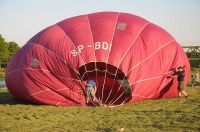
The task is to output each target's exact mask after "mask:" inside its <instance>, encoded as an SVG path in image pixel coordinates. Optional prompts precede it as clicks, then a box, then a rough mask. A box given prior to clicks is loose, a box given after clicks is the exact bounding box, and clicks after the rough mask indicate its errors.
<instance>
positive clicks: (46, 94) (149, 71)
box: [6, 12, 190, 106]
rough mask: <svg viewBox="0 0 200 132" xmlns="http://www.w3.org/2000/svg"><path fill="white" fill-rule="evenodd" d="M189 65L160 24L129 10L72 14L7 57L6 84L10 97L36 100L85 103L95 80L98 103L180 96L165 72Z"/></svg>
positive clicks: (108, 103)
mask: <svg viewBox="0 0 200 132" xmlns="http://www.w3.org/2000/svg"><path fill="white" fill-rule="evenodd" d="M180 65H181V66H185V69H186V75H185V84H186V83H187V81H188V79H189V74H190V65H189V61H188V59H187V57H186V54H185V52H184V51H183V49H182V47H181V46H180V45H179V44H178V43H177V42H176V40H175V39H174V38H173V37H172V36H171V35H170V34H169V33H167V32H166V31H165V30H164V29H162V28H160V27H159V26H156V25H155V24H153V23H150V22H149V21H147V20H145V19H143V18H141V17H138V16H135V15H132V14H128V13H119V12H100V13H92V14H87V15H81V16H76V17H72V18H68V19H66V20H63V21H61V22H59V23H56V24H55V25H52V26H50V27H48V28H46V29H44V30H42V31H41V32H39V33H38V34H36V35H35V36H34V37H32V38H31V39H30V40H29V41H28V42H27V43H26V44H25V45H24V46H23V47H22V48H21V49H20V50H19V51H18V52H17V53H16V54H15V55H14V56H13V58H12V59H11V60H10V62H9V64H8V67H7V69H6V85H7V87H8V90H9V92H10V94H11V95H12V97H13V98H15V99H19V100H26V101H31V102H34V103H38V104H49V105H61V106H84V105H87V104H86V94H85V86H86V84H87V82H88V80H93V81H94V82H95V83H96V86H97V92H96V97H97V99H98V100H99V102H100V104H105V105H110V106H112V105H121V104H124V103H132V102H137V101H141V100H147V99H158V98H171V97H176V96H177V95H178V91H177V84H178V83H177V80H176V79H169V78H167V76H169V75H172V74H173V73H174V69H176V68H177V67H178V66H180Z"/></svg>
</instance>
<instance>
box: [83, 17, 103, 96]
mask: <svg viewBox="0 0 200 132" xmlns="http://www.w3.org/2000/svg"><path fill="white" fill-rule="evenodd" d="M86 16H87V20H88V25H89V28H90V33H91V38H92V43H93V45H94V37H93V32H92V29H91V24H90V20H89V16H88V15H86ZM94 56H95V69H97V64H96V61H97V57H96V52H95V48H94ZM95 78H96V85H97V86H98V81H97V71H96V77H95ZM98 94H99V92H98ZM99 97H100V96H99Z"/></svg>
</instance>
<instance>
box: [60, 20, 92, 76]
mask: <svg viewBox="0 0 200 132" xmlns="http://www.w3.org/2000/svg"><path fill="white" fill-rule="evenodd" d="M56 26H58V27H59V28H60V29H61V30H62V31H63V33H64V34H65V36H66V37H67V38H69V40H70V41H71V42H72V44H73V45H74V47H75V48H76V49H77V50H78V48H77V47H76V45H75V44H74V42H73V41H72V40H71V38H70V37H69V36H68V35H67V34H66V33H65V31H64V30H63V29H62V28H61V27H60V26H59V25H58V24H56ZM79 56H80V58H81V59H82V61H83V63H84V68H85V70H86V71H87V68H86V66H85V61H84V59H83V57H82V56H81V54H79ZM78 74H79V75H80V73H79V72H78ZM87 77H88V78H89V76H88V74H87Z"/></svg>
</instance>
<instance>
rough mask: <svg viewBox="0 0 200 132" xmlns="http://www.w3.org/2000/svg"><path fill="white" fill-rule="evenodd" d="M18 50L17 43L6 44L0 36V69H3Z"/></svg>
mask: <svg viewBox="0 0 200 132" xmlns="http://www.w3.org/2000/svg"><path fill="white" fill-rule="evenodd" d="M19 49H20V47H19V46H18V44H17V43H15V42H9V43H7V42H6V41H5V40H4V38H3V37H2V35H1V34H0V68H1V67H3V68H5V67H6V66H7V63H8V61H9V60H10V58H11V57H12V56H13V55H14V53H15V52H17V51H18V50H19Z"/></svg>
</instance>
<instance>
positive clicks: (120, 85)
mask: <svg viewBox="0 0 200 132" xmlns="http://www.w3.org/2000/svg"><path fill="white" fill-rule="evenodd" d="M174 41H175V40H172V41H170V42H168V43H166V44H164V45H163V46H161V47H160V48H158V49H157V50H156V51H154V52H153V53H152V54H151V55H150V56H148V57H147V58H145V59H144V60H142V61H141V62H139V63H138V64H136V65H135V66H133V67H132V68H131V69H130V70H129V71H128V72H127V74H126V75H125V76H127V75H128V74H129V73H130V72H131V71H132V70H133V69H134V68H135V67H137V66H138V65H140V64H142V63H143V62H144V61H146V60H148V59H149V58H151V57H152V56H153V55H154V54H155V53H157V52H158V51H159V50H161V49H162V48H164V47H165V46H167V45H168V44H170V43H172V42H174ZM124 79H125V77H124V78H123V81H124ZM120 87H121V85H120ZM120 87H119V88H120ZM119 88H118V91H119ZM118 91H117V93H118ZM117 93H116V94H115V96H116V95H117Z"/></svg>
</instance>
